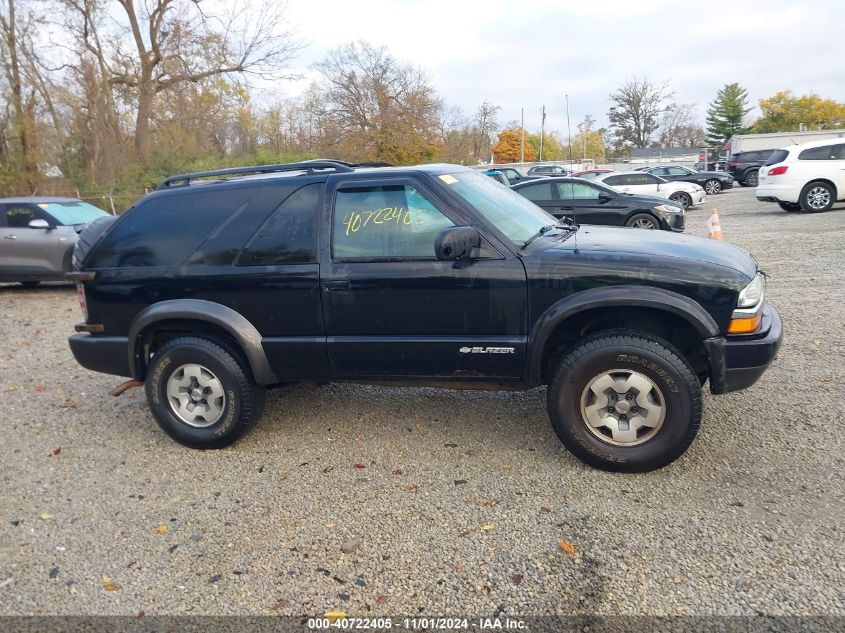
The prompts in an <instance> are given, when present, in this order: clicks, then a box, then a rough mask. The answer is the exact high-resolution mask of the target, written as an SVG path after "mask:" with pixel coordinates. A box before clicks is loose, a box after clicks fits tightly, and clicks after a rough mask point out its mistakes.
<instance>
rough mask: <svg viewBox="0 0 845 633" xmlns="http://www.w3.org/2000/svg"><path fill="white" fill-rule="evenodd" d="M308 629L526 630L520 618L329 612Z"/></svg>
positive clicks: (313, 619)
mask: <svg viewBox="0 0 845 633" xmlns="http://www.w3.org/2000/svg"><path fill="white" fill-rule="evenodd" d="M308 628H309V629H310V630H315V631H317V630H321V629H339V630H342V631H345V630H367V629H369V630H391V629H397V630H406V631H420V630H423V631H430V630H445V631H458V630H470V629H472V630H479V631H522V630H526V629H527V625H526V623H525V622H524V621H523V620H520V619H517V618H507V617H506V618H496V617H482V618H476V619H469V618H433V617H432V618H427V617H416V618H401V619H394V618H388V617H381V618H379V617H375V618H355V617H347V616H345V615H344V616H340V615H339V614H335V613H329V614H327V617H325V618H309V619H308Z"/></svg>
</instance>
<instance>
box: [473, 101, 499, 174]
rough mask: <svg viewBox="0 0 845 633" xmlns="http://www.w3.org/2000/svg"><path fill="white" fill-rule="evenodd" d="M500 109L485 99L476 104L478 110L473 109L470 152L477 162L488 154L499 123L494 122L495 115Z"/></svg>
mask: <svg viewBox="0 0 845 633" xmlns="http://www.w3.org/2000/svg"><path fill="white" fill-rule="evenodd" d="M501 109H502V108H501V107H500V106H497V105H495V104H493V103H491V102H489V101H487V99H485V100H484V101H483V102H482V103H481V105H480V106H478V110H476V111H475V119H474V120H473V134H472V140H473V145H472V153H473V157H474V158H475V159H476V160H477V161H479V162H481V161H483V160H486V159H487V157H488V156H490V145H491V144H492V140H493V135H494V134H495V133H496V131H497V130H498V129H499V124H498V123H497V122H496V115H497V114H498V113H499V110H501ZM491 159H492V157H491Z"/></svg>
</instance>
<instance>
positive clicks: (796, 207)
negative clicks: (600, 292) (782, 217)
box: [778, 201, 801, 211]
mask: <svg viewBox="0 0 845 633" xmlns="http://www.w3.org/2000/svg"><path fill="white" fill-rule="evenodd" d="M778 206H779V207H780V208H781V209H783V210H784V211H800V210H801V205H800V204H798V203H797V202H780V201H778Z"/></svg>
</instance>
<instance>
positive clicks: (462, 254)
mask: <svg viewBox="0 0 845 633" xmlns="http://www.w3.org/2000/svg"><path fill="white" fill-rule="evenodd" d="M479 246H481V236H480V235H479V234H478V231H476V230H475V229H474V228H472V227H471V226H449V227H447V228H445V229H443V230H442V231H440V233H438V234H437V238H436V239H435V240H434V254H435V255H436V256H437V259H439V260H440V261H456V260H459V259H467V258H469V256H470V254H471V253H472V249H474V248H478V247H479Z"/></svg>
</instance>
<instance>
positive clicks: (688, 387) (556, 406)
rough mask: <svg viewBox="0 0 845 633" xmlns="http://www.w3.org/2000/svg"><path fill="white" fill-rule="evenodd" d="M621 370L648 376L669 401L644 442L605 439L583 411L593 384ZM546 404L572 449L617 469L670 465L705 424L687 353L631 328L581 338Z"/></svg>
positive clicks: (565, 360) (560, 370)
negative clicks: (682, 353)
mask: <svg viewBox="0 0 845 633" xmlns="http://www.w3.org/2000/svg"><path fill="white" fill-rule="evenodd" d="M616 370H618V371H619V372H621V375H624V374H625V372H626V371H627V372H636V373H638V374H639V375H641V376H644V377H645V378H647V379H648V380H649V381H651V383H652V384H653V385H654V386H655V387H656V388H657V394H656V395H659V396H660V399H657V400H655V402H662V403H663V406H662V409H663V417H662V418H661V419H662V423H661V424H660V425H659V426H658V427H657V428H656V430H654V431H647V432H646V435H645V436H643V438H644V439H643V440H637V441H641V443H639V444H633V445H629V446H624V445H615V444H612V443H610V441H611V440H610V439H609V436H608V439H600V438H599V437H598V435H599V431H598V430H591V427H590V426H589V425H588V423H587V421H586V419H585V416H584V413H582V411H584V410H585V409H584V407H583V406H582V402H583V401H582V399H583V398H585V397H587V396H588V395H590V394H589V392H588V391H587V388H588V386H589V385H590V384H591V383H593V381H594V379H595V378H598V377H599V376H601V375H602V374H603V373H605V372H615V371H616ZM614 375H616V374H614ZM631 375H633V374H631ZM610 393H611V394H612V393H614V391H613V390H611V391H610ZM646 395H651V394H646ZM619 400H620V402H621V400H622V398H621V397H620V398H619ZM608 402H610V400H609V399H608ZM546 403H547V408H548V413H549V418H550V419H551V422H552V426H553V427H554V430H555V432H556V433H557V435H558V437H559V438H560V440H561V442H563V444H564V446H566V448H567V449H569V451H570V452H572V453H573V454H574V455H575V456H576V457H578V458H579V459H581V460H582V461H584V462H586V463H587V464H589V465H591V466H595V467H596V468H600V469H603V470H610V471H616V472H629V473H634V472H646V471H650V470H656V469H658V468H662V467H663V466H666V465H667V464H670V463H671V462H673V461H675V460H676V459H677V458H678V457H680V456H681V455H682V454H683V453H684V451H686V450H687V448H689V446H690V444H691V443H692V441H693V439H694V438H695V435H696V433H698V427H699V425H700V424H701V411H702V404H701V384H700V382H699V380H698V378H697V377H696V375H695V372H693V370H692V368H691V367H690V366H689V364H688V363H687V362H686V360H684V358H683V356H682V355H681V353H680V352H679V351H678V350H677V349H675V347H674V346H672V345H671V344H670V343H669V342H667V341H664V340H663V339H660V338H658V337H656V336H653V335H651V334H646V333H642V332H634V331H629V330H613V331H607V332H599V333H597V334H595V335H593V336H589V337H587V338H585V339H584V340H583V341H581V342H580V343H578V344H577V345H576V346H575V347H574V348H573V349H572V350H571V351H570V352H569V353H568V354H567V355H566V356H565V357H564V358H563V359H562V360H561V361H560V365H559V366H558V368H557V370H556V371H555V373H554V376H553V377H552V379H551V382H550V384H549V388H548V391H547V395H546ZM637 403H639V395H637V396H635V400H634V404H637ZM588 408H589V407H588ZM598 410H599V411H602V412H603V411H604V409H598ZM631 411H632V412H633V411H635V409H631ZM640 430H642V428H641V429H640ZM651 432H653V433H654V434H653V436H651V437H648V433H651Z"/></svg>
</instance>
